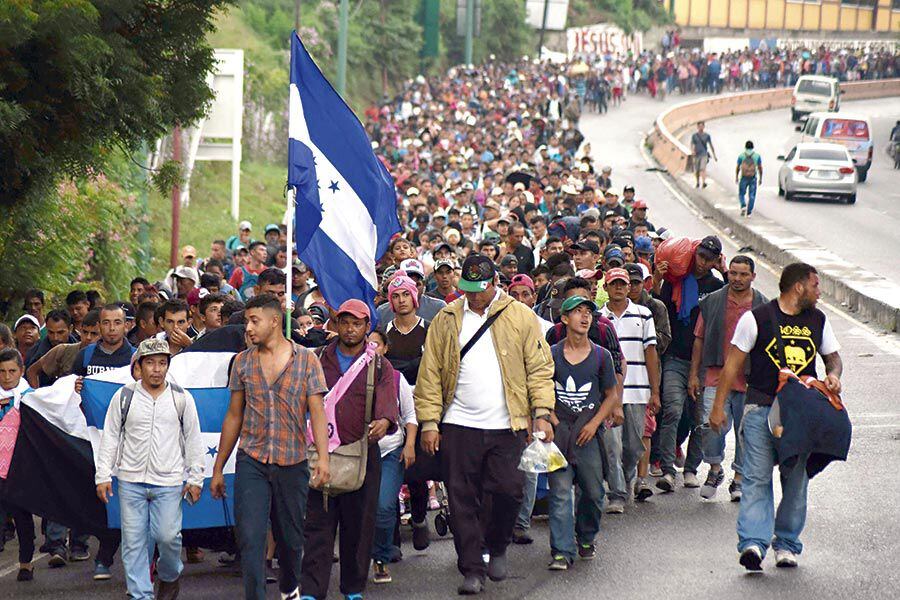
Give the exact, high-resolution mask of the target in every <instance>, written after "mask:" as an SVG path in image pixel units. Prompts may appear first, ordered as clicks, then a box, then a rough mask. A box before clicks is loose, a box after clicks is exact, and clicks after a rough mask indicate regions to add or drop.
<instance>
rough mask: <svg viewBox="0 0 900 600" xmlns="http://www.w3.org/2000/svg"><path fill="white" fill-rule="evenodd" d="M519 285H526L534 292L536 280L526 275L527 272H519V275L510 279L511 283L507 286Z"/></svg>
mask: <svg viewBox="0 0 900 600" xmlns="http://www.w3.org/2000/svg"><path fill="white" fill-rule="evenodd" d="M517 285H524V286H525V287H527V288H528V289H529V290H531V291H532V292H533V291H534V281H532V280H531V277H529V276H528V275H526V274H525V273H519V274H518V275H513V278H512V279H510V281H509V285H508V286H506V287H507V288H512V287H516V286H517Z"/></svg>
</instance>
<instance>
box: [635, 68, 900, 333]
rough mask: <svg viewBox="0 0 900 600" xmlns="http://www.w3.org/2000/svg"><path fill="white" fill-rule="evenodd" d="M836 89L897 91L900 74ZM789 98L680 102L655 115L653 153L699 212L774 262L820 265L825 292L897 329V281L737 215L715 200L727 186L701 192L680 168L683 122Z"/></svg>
mask: <svg viewBox="0 0 900 600" xmlns="http://www.w3.org/2000/svg"><path fill="white" fill-rule="evenodd" d="M841 89H842V90H843V95H842V100H845V101H846V100H862V99H866V98H882V97H889V96H900V79H885V80H880V81H860V82H852V83H845V84H842V85H841ZM790 103H791V88H784V89H776V90H763V91H758V92H748V93H744V94H732V95H728V96H714V97H710V98H701V99H700V100H693V101H690V102H683V103H681V104H678V105H676V106H673V107H672V108H670V109H669V110H667V111H665V112H664V113H662V114H661V115H659V117H657V119H656V121H655V123H654V127H653V130H652V131H650V133H649V134H648V136H647V141H648V144H649V145H650V146H651V147H652V149H651V150H652V154H653V157H654V158H655V159H656V161H657V162H658V163H659V164H660V165H661V166H662V167H664V168H665V169H666V170H667V171H668V174H669V175H670V176H671V177H672V179H673V181H674V183H675V185H676V186H677V187H678V188H679V189H680V191H681V192H682V194H683V195H684V196H686V197H687V198H688V199H689V200H690V202H691V203H692V204H693V205H694V206H695V207H696V208H697V209H699V210H700V212H702V213H703V214H704V215H706V216H707V217H709V218H712V219H713V220H714V221H716V222H717V223H719V225H721V226H722V227H724V228H728V230H729V231H730V232H731V234H732V235H733V236H735V237H736V238H738V239H739V240H741V242H742V243H743V244H745V245H748V246H751V247H753V249H754V250H755V251H756V252H758V253H760V254H762V255H763V256H765V257H766V258H767V260H769V261H771V262H773V263H774V264H777V265H781V266H784V265H786V264H788V263H791V262H798V261H802V262H807V263H810V264H812V265H814V266H815V267H816V268H817V269H818V270H819V275H820V281H821V287H822V291H823V292H824V293H825V294H827V295H829V296H830V297H831V298H833V299H834V300H836V301H837V302H839V303H841V304H843V305H844V306H846V307H847V308H848V309H850V310H852V311H855V312H856V313H857V315H858V316H859V318H860V319H862V320H864V321H868V322H871V323H874V324H876V325H877V326H878V327H881V328H884V329H886V330H888V331H900V285H898V284H896V283H894V282H892V281H889V280H887V279H886V278H884V277H881V276H880V275H876V274H874V273H871V272H868V271H866V270H864V269H861V268H860V267H859V266H857V265H854V264H852V263H850V262H848V261H846V260H844V259H842V258H840V257H838V256H836V255H834V254H833V253H832V252H830V251H829V250H828V249H827V248H823V247H821V246H817V245H816V244H813V243H812V242H810V241H809V240H807V239H805V238H803V237H801V236H798V235H797V234H795V233H794V232H792V231H790V230H789V229H788V228H786V227H785V226H783V225H781V224H780V223H776V222H774V221H771V220H769V219H766V218H764V217H762V216H755V217H754V218H753V220H752V221H748V220H747V219H742V218H741V217H740V216H739V213H738V208H737V204H736V203H734V202H732V203H731V204H730V205H729V206H727V207H723V206H722V205H720V204H718V203H717V202H716V199H717V198H723V197H727V196H728V194H729V192H728V191H727V190H724V189H721V186H719V185H718V183H716V182H714V181H711V182H710V187H709V189H708V190H706V192H705V193H704V192H701V191H700V190H697V189H695V188H694V185H693V182H692V180H691V177H690V175H688V174H686V173H685V172H686V171H687V170H688V164H689V159H690V149H689V148H688V147H687V146H685V145H684V144H682V143H681V142H680V141H679V136H680V134H681V133H682V132H684V131H685V130H686V129H687V128H689V127H693V126H694V125H696V124H697V123H698V122H699V121H707V120H711V119H716V118H720V117H728V116H731V115H739V114H745V113H751V112H759V111H764V110H773V109H780V108H787V107H788V106H790ZM682 175H683V176H682Z"/></svg>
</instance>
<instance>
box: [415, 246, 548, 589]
mask: <svg viewBox="0 0 900 600" xmlns="http://www.w3.org/2000/svg"><path fill="white" fill-rule="evenodd" d="M459 288H460V289H461V290H462V291H463V292H465V297H464V298H461V299H459V300H457V301H455V302H453V303H451V304H450V305H449V306H447V307H445V308H443V309H442V310H441V311H440V312H439V313H438V314H437V316H435V318H434V320H433V321H432V322H431V325H430V327H429V329H428V337H427V338H426V340H425V351H424V353H423V356H422V362H421V366H420V367H419V377H418V380H417V382H416V390H415V401H416V416H417V418H418V420H419V423H420V426H421V428H422V447H423V449H424V450H425V451H426V452H428V453H430V454H434V453H436V452H437V451H438V450H440V452H441V467H442V471H443V473H444V483H445V484H446V486H447V490H448V492H449V497H450V526H451V528H452V530H453V543H454V545H455V546H456V554H457V557H458V558H457V567H458V568H459V570H460V572H461V573H462V574H463V576H464V578H465V579H464V581H463V583H462V585H460V587H459V589H458V592H459V593H460V594H478V593H480V592H481V591H482V589H483V588H484V577H485V575H487V576H488V577H490V578H491V580H492V581H502V580H503V579H506V576H507V562H506V548H507V546H508V545H509V541H510V538H511V537H512V529H513V525H514V524H515V519H516V514H517V513H518V511H519V505H520V504H521V502H522V489H523V484H524V481H523V479H524V474H523V473H522V471H519V469H518V464H519V459H520V457H521V454H522V450H523V449H524V448H525V444H526V441H527V438H528V431H529V429H533V430H534V431H542V432H544V434H545V436H546V437H545V440H547V441H550V440H552V439H553V428H552V427H551V425H550V421H549V418H550V411H551V410H553V407H554V403H555V397H554V392H553V359H552V358H551V356H550V348H549V347H548V346H547V343H546V341H544V338H543V336H542V335H541V332H540V327H539V326H538V322H537V319H535V318H534V313H532V312H531V311H530V310H529V309H528V307H527V306H525V305H524V304H521V303H518V302H516V301H514V300H513V299H512V298H510V297H509V296H507V295H506V294H505V293H504V292H503V291H502V290H501V289H500V288H499V287H498V286H497V273H496V270H495V267H494V264H493V263H492V262H491V261H490V259H488V258H487V257H486V256H483V255H481V254H473V255H470V256H469V257H468V258H467V259H466V261H465V262H464V263H463V266H462V276H461V278H460V280H459ZM483 496H490V505H491V513H490V515H489V518H488V522H487V527H486V530H484V531H483V530H482V526H481V512H482V511H481V501H482V497H483ZM483 547H487V549H488V551H489V553H490V562H489V564H488V565H487V567H485V565H484V562H483V560H482V548H483Z"/></svg>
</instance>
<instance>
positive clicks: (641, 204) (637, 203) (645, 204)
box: [631, 200, 647, 210]
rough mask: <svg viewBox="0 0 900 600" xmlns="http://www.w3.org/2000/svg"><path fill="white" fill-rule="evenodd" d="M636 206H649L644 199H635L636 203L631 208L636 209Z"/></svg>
mask: <svg viewBox="0 0 900 600" xmlns="http://www.w3.org/2000/svg"><path fill="white" fill-rule="evenodd" d="M635 208H647V203H646V202H644V201H643V200H635V201H634V204H632V205H631V209H632V210H634V209H635Z"/></svg>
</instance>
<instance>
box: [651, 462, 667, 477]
mask: <svg viewBox="0 0 900 600" xmlns="http://www.w3.org/2000/svg"><path fill="white" fill-rule="evenodd" d="M648 474H649V475H650V477H662V476H663V471H662V467H661V466H659V461H658V460H657V461H655V462H653V463H652V464H651V465H650V472H649V473H648Z"/></svg>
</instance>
